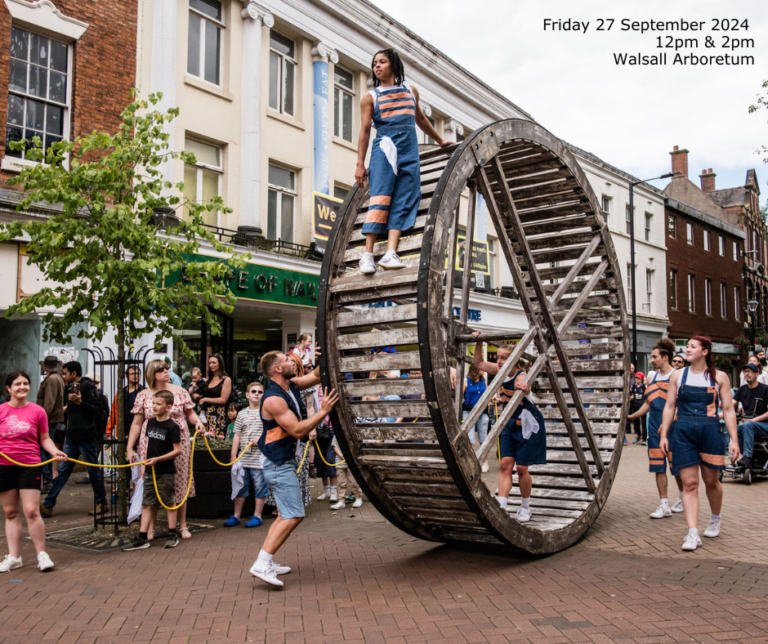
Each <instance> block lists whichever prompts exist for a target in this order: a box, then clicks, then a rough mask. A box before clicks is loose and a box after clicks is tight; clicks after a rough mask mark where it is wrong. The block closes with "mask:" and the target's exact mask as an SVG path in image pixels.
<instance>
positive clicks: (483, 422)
mask: <svg viewBox="0 0 768 644" xmlns="http://www.w3.org/2000/svg"><path fill="white" fill-rule="evenodd" d="M469 413H470V412H468V411H465V412H463V413H462V415H461V419H462V420H466V419H467V416H469ZM490 422H491V419H490V418H488V414H485V413H484V414H483V415H482V416H480V418H478V419H477V422H476V423H475V426H474V427H473V428H472V429H470V430H469V442H470V443H474V442H475V431H477V433H478V434H479V436H480V443H481V444H482V443H484V442H485V439H486V437H487V436H488V425H489V424H490Z"/></svg>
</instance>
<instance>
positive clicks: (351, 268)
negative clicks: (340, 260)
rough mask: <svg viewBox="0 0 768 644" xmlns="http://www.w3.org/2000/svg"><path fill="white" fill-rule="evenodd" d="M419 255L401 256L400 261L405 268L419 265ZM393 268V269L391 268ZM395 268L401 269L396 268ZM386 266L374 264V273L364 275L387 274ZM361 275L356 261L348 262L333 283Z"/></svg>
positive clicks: (369, 276) (369, 277)
mask: <svg viewBox="0 0 768 644" xmlns="http://www.w3.org/2000/svg"><path fill="white" fill-rule="evenodd" d="M419 259H420V257H419V255H411V256H410V257H401V258H400V261H401V262H402V263H403V265H404V266H405V267H406V268H414V267H416V266H418V265H419ZM393 270H395V269H393ZM396 270H403V269H396ZM388 274H390V273H388V271H387V269H386V268H382V267H381V266H379V265H376V272H375V273H367V274H366V275H364V277H368V279H371V278H372V277H381V276H382V275H388ZM361 275H363V274H362V273H361V272H360V267H359V265H358V264H357V263H356V262H353V263H352V264H349V265H347V266H345V268H344V272H342V273H339V275H338V277H337V278H336V279H335V280H334V281H333V283H334V284H338V283H343V281H342V280H344V281H350V279H351V278H352V277H357V276H361Z"/></svg>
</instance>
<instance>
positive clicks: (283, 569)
mask: <svg viewBox="0 0 768 644" xmlns="http://www.w3.org/2000/svg"><path fill="white" fill-rule="evenodd" d="M272 570H274V571H275V574H276V575H288V574H290V572H291V569H290V567H289V566H281V565H280V564H279V563H275V562H274V561H273V562H272Z"/></svg>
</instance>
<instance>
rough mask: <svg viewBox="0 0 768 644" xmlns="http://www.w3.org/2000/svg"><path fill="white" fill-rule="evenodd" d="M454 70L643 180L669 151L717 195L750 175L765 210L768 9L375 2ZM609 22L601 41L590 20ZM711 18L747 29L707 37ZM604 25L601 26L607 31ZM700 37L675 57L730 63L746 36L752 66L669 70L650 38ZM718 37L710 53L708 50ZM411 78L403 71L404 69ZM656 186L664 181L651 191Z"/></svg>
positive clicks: (741, 2) (522, 1) (750, 3)
mask: <svg viewBox="0 0 768 644" xmlns="http://www.w3.org/2000/svg"><path fill="white" fill-rule="evenodd" d="M373 1H374V2H375V3H376V4H377V5H378V6H379V7H380V8H381V9H382V10H383V11H384V12H385V13H388V14H389V15H390V16H392V17H393V18H395V19H396V20H398V21H399V22H401V23H403V24H404V25H405V26H406V27H408V28H409V29H411V30H412V31H414V32H415V33H416V34H418V35H419V36H421V37H422V38H424V39H425V40H426V41H427V42H429V43H431V44H432V45H434V46H435V47H437V48H438V49H440V50H441V51H442V52H444V53H445V54H446V55H447V56H449V57H450V58H452V59H453V60H455V61H456V62H457V63H458V64H460V65H462V66H463V67H465V68H466V69H467V70H469V71H470V72H472V73H473V74H475V75H476V76H478V77H479V78H481V79H482V80H483V81H485V82H486V83H488V84H489V85H490V86H491V87H493V88H494V89H496V90H497V91H499V92H501V93H502V94H504V95H505V96H507V97H508V98H509V99H510V100H512V101H513V102H514V103H516V104H517V105H519V106H520V107H521V108H522V109H524V110H526V111H527V112H528V113H530V114H531V115H532V116H533V117H534V118H535V119H536V120H537V121H538V122H539V123H541V124H542V125H544V126H545V127H546V128H547V129H549V130H551V131H552V132H553V133H554V134H556V135H557V136H559V137H561V138H563V139H565V140H567V141H568V142H570V143H572V144H574V145H577V146H578V147H581V148H584V149H586V150H589V151H590V152H593V153H594V154H596V155H598V156H599V157H601V158H602V159H603V160H605V161H607V162H608V163H611V164H612V165H615V166H617V167H619V168H621V169H623V170H626V171H627V172H630V173H632V174H634V175H635V176H638V177H639V178H641V179H645V178H648V177H653V176H658V175H660V174H663V173H665V172H668V171H669V169H670V157H669V154H668V153H669V152H670V151H671V150H672V146H674V145H678V146H680V148H681V149H683V148H687V149H688V150H690V155H689V178H691V180H692V181H694V182H696V183H698V181H699V179H698V175H699V174H700V172H701V170H702V168H710V167H711V168H712V169H713V170H714V172H715V173H716V174H717V179H716V181H717V187H718V188H728V187H733V186H736V185H743V184H744V177H745V175H746V170H747V169H748V168H756V169H757V173H758V179H759V180H760V189H761V193H762V195H761V203H765V201H766V197H767V196H768V185H766V181H767V180H768V165H766V166H763V162H762V158H761V157H759V156H758V155H757V154H755V150H756V149H758V148H759V147H760V146H761V145H763V144H765V145H768V111H762V112H758V113H756V114H751V115H750V114H749V113H748V107H749V105H750V104H752V103H754V102H755V97H756V94H757V93H758V92H760V91H761V85H762V82H763V81H764V80H766V79H768V25H767V22H768V2H766V1H765V0H730V1H729V2H722V1H719V2H715V1H711V0H696V1H693V0H675V1H674V2H673V1H672V0H643V1H642V2H626V1H624V2H615V1H609V0H579V2H573V1H570V0H536V1H534V0H474V1H473V2H468V1H467V0H439V1H437V0H418V1H415V0H373ZM545 18H549V19H552V20H557V19H560V20H567V19H569V18H570V19H571V20H572V21H580V22H585V21H588V22H589V26H588V29H587V31H586V33H584V32H582V31H550V30H548V31H544V30H543V23H544V19H545ZM598 18H604V19H609V18H613V19H614V20H615V22H614V23H613V27H612V29H611V30H610V31H604V32H598V31H597V30H596V29H597V26H598V23H597V19H598ZM625 18H626V19H629V20H631V21H642V20H646V21H647V20H651V19H654V20H657V21H667V20H680V19H685V20H688V21H689V22H691V21H705V24H704V28H705V30H704V31H702V32H692V31H687V32H646V33H644V34H641V33H639V32H632V31H621V25H620V22H621V20H622V19H625ZM714 18H735V19H738V20H739V22H741V21H742V20H747V21H748V23H749V29H748V30H747V31H744V30H743V29H742V30H739V31H735V32H730V31H726V32H713V31H712V27H713V22H712V20H713V19H714ZM605 26H606V27H607V23H605ZM666 35H671V36H672V37H673V38H684V39H685V38H698V44H699V47H698V49H690V48H688V49H682V50H680V51H679V53H681V54H691V53H693V54H697V55H712V54H721V55H722V54H725V53H731V52H730V51H726V50H723V49H721V48H720V46H721V45H722V42H723V35H727V36H729V37H733V38H738V39H739V40H740V39H742V38H749V39H752V40H753V41H754V46H753V47H751V48H748V49H741V50H739V51H737V52H733V53H735V54H739V53H741V54H742V55H752V56H754V58H755V64H754V65H753V66H742V67H726V66H721V67H718V66H706V67H701V66H696V67H682V66H673V65H672V64H671V63H672V60H673V58H674V56H675V50H674V49H657V47H656V45H657V40H656V39H657V37H658V36H662V37H663V38H664V42H665V43H666ZM706 36H713V37H714V38H715V43H716V44H717V45H718V48H716V49H707V48H705V46H704V40H705V37H706ZM662 51H665V52H667V59H668V62H669V64H668V65H667V66H665V67H629V66H620V65H616V64H615V63H614V57H613V55H612V54H613V53H614V52H616V53H619V52H627V53H635V54H636V53H638V52H642V53H643V54H656V53H659V52H662ZM406 73H407V70H406ZM654 184H655V185H657V186H659V187H663V186H664V185H665V184H666V181H660V182H654Z"/></svg>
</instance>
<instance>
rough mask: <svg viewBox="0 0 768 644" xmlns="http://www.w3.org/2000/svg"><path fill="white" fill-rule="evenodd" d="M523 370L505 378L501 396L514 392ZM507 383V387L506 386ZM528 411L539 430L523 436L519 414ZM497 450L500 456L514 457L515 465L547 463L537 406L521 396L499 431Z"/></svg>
mask: <svg viewBox="0 0 768 644" xmlns="http://www.w3.org/2000/svg"><path fill="white" fill-rule="evenodd" d="M521 373H525V372H524V371H518V372H517V373H516V374H515V375H514V376H512V377H511V378H510V379H509V380H507V381H506V382H505V383H504V385H503V386H502V388H501V390H500V393H501V396H502V398H507V399H510V398H511V397H512V396H513V395H514V393H515V388H514V382H515V378H517V377H518V376H519V375H520V374H521ZM507 385H509V388H507ZM524 410H525V411H529V412H531V413H532V414H533V416H534V418H535V419H536V420H537V421H538V423H539V431H538V432H537V433H535V434H531V435H530V436H529V437H528V438H523V427H522V421H521V420H520V414H522V413H523V411H524ZM499 450H500V452H501V458H508V457H511V458H514V459H515V461H516V463H517V465H522V466H528V465H546V463H547V432H546V429H545V426H544V416H543V415H542V413H541V412H540V411H539V408H538V407H537V406H536V405H535V404H533V403H532V402H531V401H530V400H528V398H527V396H523V400H522V402H521V403H520V405H519V406H518V408H517V409H515V411H514V412H513V413H512V417H511V418H510V419H509V421H507V426H506V427H505V428H504V430H503V431H502V432H501V438H500V439H499Z"/></svg>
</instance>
